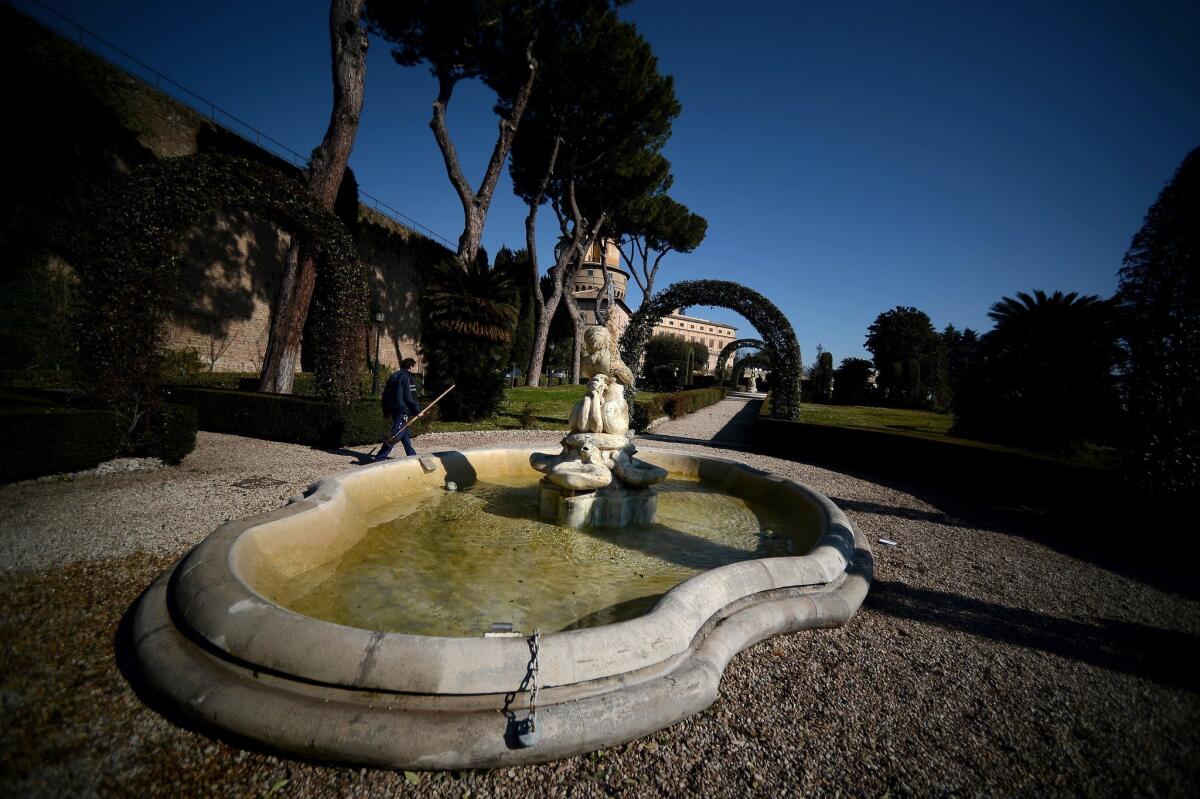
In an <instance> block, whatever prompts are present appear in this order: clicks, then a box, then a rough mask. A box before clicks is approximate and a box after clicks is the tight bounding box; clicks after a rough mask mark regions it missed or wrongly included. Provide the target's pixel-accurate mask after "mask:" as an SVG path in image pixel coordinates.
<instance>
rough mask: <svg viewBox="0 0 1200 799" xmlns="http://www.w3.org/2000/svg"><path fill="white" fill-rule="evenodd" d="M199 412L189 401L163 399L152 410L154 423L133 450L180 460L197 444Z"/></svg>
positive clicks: (166, 458)
mask: <svg viewBox="0 0 1200 799" xmlns="http://www.w3.org/2000/svg"><path fill="white" fill-rule="evenodd" d="M198 427H199V414H198V413H197V411H196V409H195V408H193V407H191V406H189V405H176V404H173V403H162V404H160V405H159V406H158V407H157V408H155V409H154V411H152V413H151V416H150V424H149V426H148V427H147V428H146V432H145V433H144V434H143V435H142V437H141V439H140V440H139V441H138V442H137V443H136V444H135V445H134V447H133V453H134V454H136V455H146V456H149V457H152V458H161V459H162V460H164V461H165V462H167V463H171V464H175V463H179V462H180V461H181V460H183V459H184V457H185V456H186V455H187V454H188V453H189V452H191V451H192V450H193V449H195V448H196V430H197V429H198Z"/></svg>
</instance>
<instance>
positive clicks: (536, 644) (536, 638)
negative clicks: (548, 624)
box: [529, 627, 542, 732]
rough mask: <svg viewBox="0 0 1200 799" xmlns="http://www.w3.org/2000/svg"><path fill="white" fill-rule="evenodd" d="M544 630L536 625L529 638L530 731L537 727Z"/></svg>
mask: <svg viewBox="0 0 1200 799" xmlns="http://www.w3.org/2000/svg"><path fill="white" fill-rule="evenodd" d="M541 640H542V631H541V630H540V629H539V628H537V627H535V628H534V629H533V636H532V637H531V638H530V639H529V653H530V659H529V731H530V732H533V731H534V730H536V729H537V697H538V681H537V675H538V650H539V649H540V648H541Z"/></svg>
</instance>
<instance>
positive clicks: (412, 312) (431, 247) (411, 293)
mask: <svg viewBox="0 0 1200 799" xmlns="http://www.w3.org/2000/svg"><path fill="white" fill-rule="evenodd" d="M356 241H357V243H358V250H359V253H361V255H362V259H363V261H364V262H365V263H367V264H369V265H370V266H371V270H370V276H369V280H370V292H371V302H372V303H373V304H374V306H375V308H377V309H378V310H380V311H382V312H383V316H384V321H383V326H382V331H381V332H382V336H381V339H382V341H381V345H380V356H381V358H380V359H381V362H382V363H384V364H387V365H388V366H390V367H393V368H395V367H398V366H399V365H400V361H401V360H403V359H404V358H416V359H417V371H419V372H420V371H424V369H423V361H422V360H421V353H420V349H419V348H420V342H421V306H420V301H421V295H422V293H423V291H424V281H423V276H424V274H425V272H426V271H427V270H428V269H429V268H431V267H432V266H433V265H434V264H436V263H437V262H438V261H440V260H442V259H444V258H446V257H447V256H449V255H451V253H450V251H449V250H447V249H446V248H445V247H443V246H441V245H440V244H438V243H436V242H434V241H431V240H429V239H426V238H422V237H421V236H418V235H416V234H414V233H411V232H409V231H405V230H402V229H401V228H400V227H399V226H398V225H395V224H393V223H391V222H390V221H388V220H386V219H385V218H383V217H379V216H377V215H376V214H374V213H373V212H371V211H368V210H365V209H364V210H362V211H360V214H359V222H358V231H357V236H356ZM368 333H369V335H370V337H371V340H370V342H369V346H368V348H367V352H368V357H370V358H374V355H375V339H374V336H375V329H374V326H373V325H372V326H371V327H370V328H369V330H368Z"/></svg>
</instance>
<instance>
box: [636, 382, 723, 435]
mask: <svg viewBox="0 0 1200 799" xmlns="http://www.w3.org/2000/svg"><path fill="white" fill-rule="evenodd" d="M723 399H725V389H723V388H697V389H693V390H691V391H678V392H676V393H674V394H660V395H658V396H656V397H651V398H650V399H647V400H639V401H637V402H635V403H634V406H633V410H632V412H631V414H630V423H631V425H632V426H633V429H635V430H642V429H644V428H645V427H646V425H648V424H649V423H650V422H652V421H654V420H655V419H657V418H659V417H660V416H670V417H671V418H672V419H678V418H679V417H680V416H685V415H687V414H689V413H692V412H693V411H698V410H700V409H701V408H705V407H708V406H709V405H713V404H715V403H718V402H720V401H721V400H723Z"/></svg>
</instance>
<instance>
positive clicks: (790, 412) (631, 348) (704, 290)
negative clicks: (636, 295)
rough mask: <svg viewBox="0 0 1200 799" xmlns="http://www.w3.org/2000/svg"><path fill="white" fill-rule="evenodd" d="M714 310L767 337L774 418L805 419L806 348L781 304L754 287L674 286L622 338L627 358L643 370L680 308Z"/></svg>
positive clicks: (640, 313)
mask: <svg viewBox="0 0 1200 799" xmlns="http://www.w3.org/2000/svg"><path fill="white" fill-rule="evenodd" d="M692 305H712V306H716V307H719V308H728V309H729V310H731V311H735V312H737V313H739V314H741V315H742V316H743V317H745V318H746V319H747V320H748V321H749V322H750V324H751V325H753V326H754V329H755V330H757V331H758V334H759V335H760V336H761V337H762V341H763V345H764V346H763V351H764V352H765V353H766V354H767V357H768V358H770V361H771V364H772V365H773V373H772V376H771V416H773V417H774V418H777V419H791V420H793V421H799V419H800V344H799V342H797V341H796V333H795V331H794V330H793V329H792V323H791V322H789V321H788V319H787V317H786V316H784V315H783V312H782V311H780V310H779V309H778V308H777V307H775V304H774V303H773V302H771V301H770V300H768V299H767V298H766V297H764V296H763V295H761V294H759V293H758V292H757V291H755V290H754V289H751V288H747V287H746V286H743V285H741V284H739V283H732V282H730V281H727V280H685V281H682V282H680V283H674V284H672V285H670V286H668V287H667V288H666V289H664V290H663V291H660V292H659V293H657V294H655V295H654V296H652V297H650V298H649V299H647V300H646V301H645V302H643V303H642V307H641V308H639V309H638V311H637V313H635V314H634V315H633V316H631V317H630V318H629V326H628V327H627V328H626V329H625V334H624V335H623V336H621V357H622V358H623V359H624V361H625V363H627V364H630V365H631V366H632V367H633V368H637V364H639V363H641V360H642V353H643V351H644V350H645V347H646V342H647V341H649V340H650V335H651V333H652V332H653V330H654V326H655V325H656V324H658V322H659V320H661V319H662V318H663V317H665V316H667V315H669V314H670V313H671V312H672V311H674V310H675V309H676V308H687V307H689V306H692Z"/></svg>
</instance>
